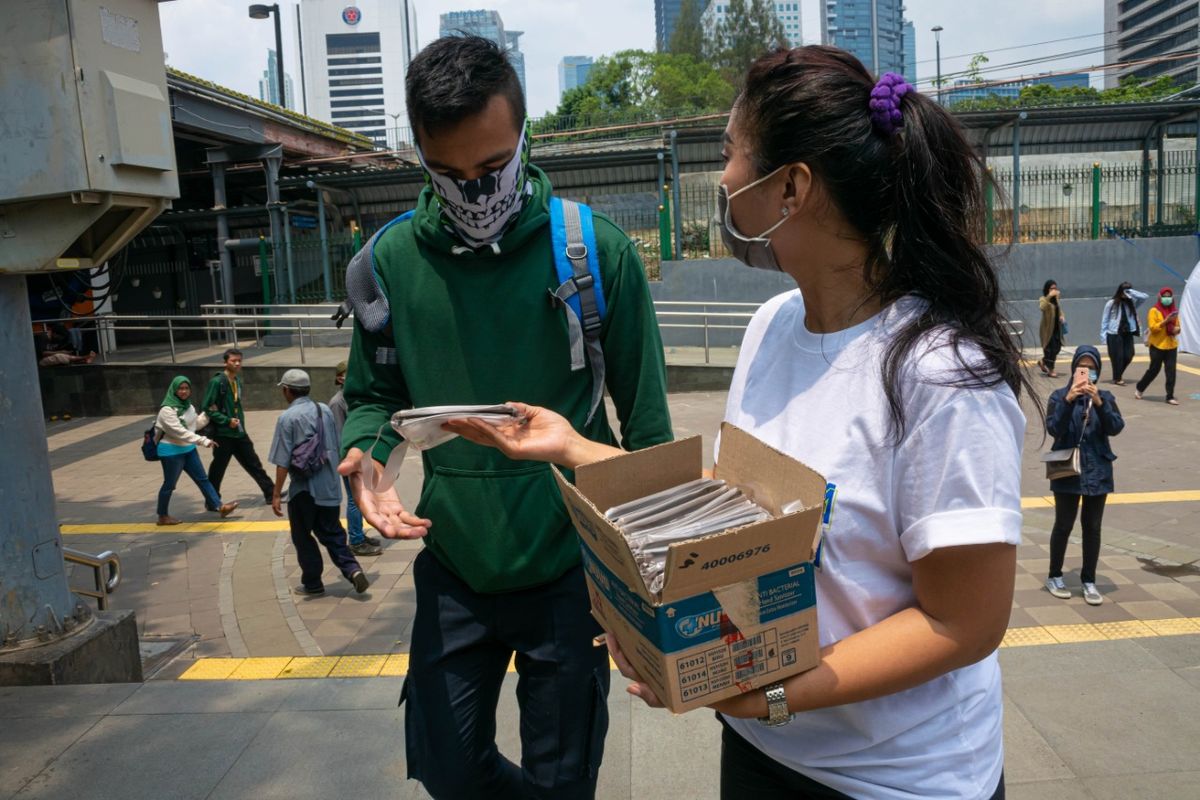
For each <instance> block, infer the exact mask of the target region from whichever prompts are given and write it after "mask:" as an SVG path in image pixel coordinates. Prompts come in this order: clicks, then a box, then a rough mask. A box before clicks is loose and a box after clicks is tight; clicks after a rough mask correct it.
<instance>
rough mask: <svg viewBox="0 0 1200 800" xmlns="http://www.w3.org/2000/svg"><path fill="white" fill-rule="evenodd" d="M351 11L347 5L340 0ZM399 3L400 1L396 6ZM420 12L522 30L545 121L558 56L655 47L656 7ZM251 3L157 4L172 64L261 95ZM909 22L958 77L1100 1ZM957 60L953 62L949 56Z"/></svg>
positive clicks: (1051, 48)
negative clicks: (472, 17)
mask: <svg viewBox="0 0 1200 800" xmlns="http://www.w3.org/2000/svg"><path fill="white" fill-rule="evenodd" d="M347 1H348V4H349V3H350V2H351V0H347ZM395 1H396V2H399V0H395ZM822 2H823V0H802V3H803V6H804V28H805V39H806V41H809V42H816V41H819V39H820V36H821V26H820V18H819V17H818V14H819V7H820V5H821V3H822ZM410 3H411V4H412V6H414V7H415V8H416V11H417V30H418V33H419V36H420V41H421V43H422V44H426V43H428V42H429V41H431V40H432V39H433V38H434V37H436V36H437V33H438V17H439V15H440V14H442V13H443V12H446V11H459V10H465V9H472V8H480V7H486V8H494V9H495V10H497V11H499V12H500V15H501V17H503V19H504V24H505V27H507V28H511V29H514V30H523V31H525V36H524V37H523V38H522V39H521V49H522V50H523V51H524V52H525V75H526V83H527V86H528V90H529V110H530V113H531V114H533V115H541V114H545V113H547V112H548V111H552V110H554V108H555V107H556V106H557V105H558V62H559V60H560V59H561V58H562V57H563V56H564V55H591V56H600V55H604V54H606V53H612V52H615V51H617V50H624V49H629V48H642V49H647V50H649V49H653V47H654V2H653V0H481V2H477V3H473V2H453V0H410ZM249 5H250V3H249V2H248V0H175V1H174V2H170V3H163V4H161V5H160V6H159V9H160V12H161V14H162V26H163V40H164V41H163V46H164V49H165V50H166V51H167V60H168V63H170V64H171V66H174V67H176V68H178V69H181V70H183V71H185V72H190V73H193V74H195V75H198V76H200V77H203V78H206V79H208V80H211V81H214V82H216V83H219V84H222V85H225V86H228V87H231V88H233V89H237V90H238V91H241V92H245V93H246V94H249V95H253V96H255V97H257V96H258V80H259V78H260V77H262V72H263V70H264V69H266V51H267V48H273V47H274V46H275V44H274V39H275V34H274V27H273V25H272V24H271V22H270V21H269V20H263V21H258V20H252V19H250V18H249V16H248V15H247V12H246V9H247V7H248V6H249ZM280 5H281V6H283V7H284V9H285V12H284V15H283V23H284V25H283V36H284V42H285V46H284V51H285V52H284V61H285V67H286V69H287V72H288V74H289V75H291V76H292V80H293V81H294V82H295V84H296V91H297V94H299V91H300V88H299V82H300V80H299V79H300V75H299V70H298V69H297V61H296V46H295V38H296V31H295V18H296V16H295V10H294V7H295V5H296V3H295V2H294V0H280ZM907 7H908V12H907V13H908V17H909V18H910V19H912V20H913V22H914V23H915V24H916V28H917V31H918V37H917V61H918V76H919V77H920V78H922V79H924V78H932V77H933V74H934V72H935V65H934V61H933V57H934V43H933V34H932V33H930V32H929V29H930V28H932V27H933V26H934V25H941V26H942V27H943V28H945V31H944V32H943V33H942V53H943V57H942V69H943V72H946V73H949V72H951V71H953V70H955V69H963V68H964V67H965V66H966V62H967V60H968V59H969V56H970V55H971V54H974V53H979V52H986V51H990V50H993V49H994V48H1002V47H1012V46H1014V45H1025V44H1031V43H1034V42H1042V41H1047V40H1051V39H1059V38H1062V37H1069V36H1082V35H1085V34H1099V33H1101V32H1102V31H1103V30H1104V11H1103V3H1102V2H1101V0H1008V2H1006V3H1004V4H1003V11H1002V12H997V3H996V2H995V0H987V2H985V1H984V0H908V2H907ZM1102 43H1103V40H1102V38H1101V37H1099V36H1094V37H1092V38H1086V39H1077V40H1074V41H1068V42H1059V43H1056V44H1050V45H1045V46H1042V47H1033V48H1023V49H1019V50H1008V51H1004V52H994V53H992V54H991V55H990V56H989V57H990V58H991V63H990V65H989V66H996V65H1000V64H1003V63H1009V62H1013V61H1018V60H1021V59H1027V58H1033V57H1037V56H1044V55H1050V54H1054V53H1060V52H1065V51H1069V50H1079V49H1083V48H1085V47H1088V46H1099V45H1100V44H1102ZM957 55H962V56H963V57H960V58H953V56H957ZM1102 62H1103V57H1102V54H1100V53H1097V54H1094V55H1086V56H1080V57H1076V58H1074V59H1071V60H1067V61H1057V62H1053V63H1048V64H1036V65H1030V66H1021V67H1014V68H1012V69H1009V70H1006V71H1004V72H1003V73H998V74H1002V75H1022V74H1030V73H1034V72H1044V71H1048V70H1061V69H1069V68H1074V67H1086V66H1091V65H1094V64H1100V63H1102Z"/></svg>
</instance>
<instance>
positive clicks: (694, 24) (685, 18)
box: [667, 0, 705, 61]
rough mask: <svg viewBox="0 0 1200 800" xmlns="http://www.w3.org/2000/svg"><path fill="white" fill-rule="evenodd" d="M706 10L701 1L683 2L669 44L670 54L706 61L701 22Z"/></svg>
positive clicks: (688, 0)
mask: <svg viewBox="0 0 1200 800" xmlns="http://www.w3.org/2000/svg"><path fill="white" fill-rule="evenodd" d="M704 8H705V5H704V3H702V2H701V0H683V5H682V6H681V7H680V9H679V18H678V19H676V20H675V32H674V33H672V34H671V41H670V42H668V44H667V51H668V52H670V53H674V54H675V55H679V56H691V57H692V58H694V59H696V60H697V61H703V60H704V26H703V25H702V24H701V22H700V16H701V15H702V14H703V13H704Z"/></svg>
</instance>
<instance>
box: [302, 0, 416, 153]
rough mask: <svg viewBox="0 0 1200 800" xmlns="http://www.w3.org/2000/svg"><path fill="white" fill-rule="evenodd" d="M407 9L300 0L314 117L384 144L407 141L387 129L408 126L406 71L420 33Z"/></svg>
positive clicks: (387, 1) (363, 1) (390, 3)
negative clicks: (413, 30) (412, 31)
mask: <svg viewBox="0 0 1200 800" xmlns="http://www.w3.org/2000/svg"><path fill="white" fill-rule="evenodd" d="M348 2H349V3H354V5H348V4H347V3H348ZM407 9H408V3H406V2H396V0H301V2H300V19H301V29H302V31H303V38H302V44H303V46H304V86H305V92H306V94H307V97H308V113H309V115H310V116H313V117H316V118H317V119H323V120H328V121H330V122H332V123H334V124H335V125H340V126H341V127H343V128H347V129H349V130H352V131H355V132H357V133H361V134H363V135H364V136H369V137H370V138H372V139H374V140H375V141H376V142H378V143H380V144H389V145H392V146H396V145H398V144H403V142H400V141H398V140H397V138H396V137H397V135H396V134H395V133H393V135H392V136H391V137H389V135H388V130H389V129H392V130H394V129H397V128H400V127H402V126H405V125H407V124H408V123H407V119H406V109H405V104H404V75H405V72H406V71H407V68H408V62H409V60H410V59H411V57H412V55H413V47H412V41H413V39H414V38H415V37H412V36H411V35H410V33H409V20H408V19H407V18H406V12H407ZM389 139H390V140H391V141H389Z"/></svg>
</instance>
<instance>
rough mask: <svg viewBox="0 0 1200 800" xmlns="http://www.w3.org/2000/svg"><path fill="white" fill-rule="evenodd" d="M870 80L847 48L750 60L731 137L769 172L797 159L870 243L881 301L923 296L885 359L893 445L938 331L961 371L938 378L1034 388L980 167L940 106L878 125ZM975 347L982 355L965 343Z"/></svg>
mask: <svg viewBox="0 0 1200 800" xmlns="http://www.w3.org/2000/svg"><path fill="white" fill-rule="evenodd" d="M874 87H875V78H873V77H872V76H871V74H870V73H869V72H868V71H867V69H866V68H865V67H864V66H863V65H862V63H861V62H860V61H859V60H858V59H857V58H855V57H854V56H852V55H851V54H850V53H847V52H846V51H844V50H839V49H837V48H834V47H825V46H818V45H813V46H809V47H799V48H796V49H794V50H782V49H781V50H776V51H775V52H773V53H770V54H768V55H765V56H763V57H761V58H759V59H758V60H757V61H755V62H754V63H753V64H752V65H751V67H750V71H749V73H748V74H747V76H746V83H745V87H744V88H743V90H742V93H741V96H740V97H739V99H738V101H737V106H736V108H737V125H738V127H739V131H738V132H739V134H740V135H741V136H744V137H746V140H747V142H748V143H749V148H748V149H749V150H750V152H752V153H753V154H754V158H755V160H756V163H755V168H756V170H757V171H758V173H759V174H760V175H766V174H768V173H769V172H771V171H772V170H775V169H777V168H778V167H780V166H782V165H784V164H789V163H795V162H803V163H805V164H807V165H808V166H809V168H810V169H812V171H813V173H814V174H815V175H816V176H817V178H818V180H819V182H820V184H821V185H822V186H823V187H824V189H825V191H826V193H827V194H828V196H829V197H830V199H831V201H832V202H833V203H834V204H835V205H836V206H837V208H838V210H839V211H840V212H841V213H842V215H843V216H844V217H845V219H846V220H847V221H848V222H849V223H850V224H851V225H852V226H853V227H854V228H855V230H857V231H858V232H859V233H860V234H861V235H862V237H863V240H864V241H865V242H866V245H867V262H866V266H865V270H864V279H865V281H866V284H867V287H868V289H869V291H870V294H871V296H872V297H874V298H877V299H878V300H879V301H880V302H882V303H884V304H888V303H891V302H894V301H895V300H898V299H900V298H901V297H904V296H906V295H915V296H917V297H920V298H922V299H924V300H925V301H927V304H928V306H927V309H926V310H925V312H924V313H922V314H920V315H918V316H916V317H914V318H913V319H912V320H910V321H909V322H908V323H907V324H906V325H904V326H903V327H902V328H901V329H900V330H899V331H898V332H897V333H896V335H895V336H894V338H893V339H892V341H891V343H890V344H889V346H888V349H887V351H886V353H885V354H884V360H883V385H884V390H885V392H886V395H887V400H888V407H889V410H890V414H891V419H892V423H893V425H892V428H893V433H894V436H895V440H896V441H897V442H898V441H899V440H900V439H901V438H902V437H903V435H904V430H905V418H904V405H903V389H902V382H903V375H904V373H905V369H904V366H905V362H906V360H907V358H908V357H909V355H910V354H912V353H913V351H914V350H915V349H916V348H917V347H918V346H919V345H920V344H921V343H922V342H925V341H943V339H942V337H940V336H939V337H936V338H934V339H930V336H931V334H933V333H934V332H935V331H941V330H944V331H946V332H947V333H948V336H947V337H945V339H944V341H946V342H947V343H948V344H949V345H950V346H952V347H953V348H954V352H955V357H956V358H957V360H958V361H959V363H960V364H961V366H962V371H963V372H962V374H961V375H960V376H959V377H956V378H951V379H949V380H948V381H946V382H945V383H946V385H950V386H956V387H962V388H990V387H994V386H998V385H1000V384H1005V385H1007V386H1008V387H1009V388H1011V389H1012V391H1013V393H1014V394H1016V395H1017V396H1018V397H1020V394H1021V391H1022V390H1023V389H1024V390H1026V391H1028V392H1030V394H1031V395H1032V394H1033V387H1032V385H1031V383H1030V381H1029V377H1028V375H1027V374H1026V372H1025V370H1024V368H1023V367H1022V366H1021V351H1020V348H1019V346H1018V345H1017V343H1016V342H1014V340H1013V338H1012V336H1011V335H1010V333H1009V329H1008V326H1007V324H1006V322H1005V320H1004V318H1003V316H1002V315H1001V313H1000V286H999V281H998V279H997V276H996V271H995V269H994V268H993V266H992V264H991V262H990V261H989V260H988V257H987V255H986V254H985V253H984V251H983V248H982V245H981V243H982V240H983V232H984V229H985V228H984V214H985V211H986V204H985V201H984V192H983V187H984V183H983V182H984V181H985V180H988V178H987V177H986V176H987V172H986V170H985V169H984V168H983V164H982V163H981V162H980V159H979V158H978V156H977V155H976V154H975V152H974V150H973V149H972V148H971V145H970V144H969V143H968V142H967V141H966V139H965V137H964V136H963V133H962V131H961V129H960V128H959V126H958V124H957V123H956V122H955V121H954V119H953V118H952V117H951V116H950V115H949V114H948V113H947V112H946V110H945V109H944V108H942V107H941V106H940V105H938V104H937V103H935V102H934V101H933V100H931V99H929V98H928V97H926V96H925V95H922V94H918V93H916V92H915V91H914V92H910V93H908V94H907V95H905V96H904V98H903V101H902V102H901V105H900V110H901V113H902V115H903V127H902V128H901V129H900V130H899V131H897V132H896V133H894V134H887V133H884V132H881V131H880V130H879V129H877V128H876V127H875V126H874V124H873V123H872V121H871V116H870V113H869V105H868V104H869V101H870V96H871V90H872V89H873V88H874ZM964 346H968V347H970V348H978V350H979V352H980V353H981V354H982V356H983V358H982V361H981V360H980V359H978V358H975V357H967V356H966V355H965V354H964V351H963V348H964Z"/></svg>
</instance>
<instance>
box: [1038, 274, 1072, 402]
mask: <svg viewBox="0 0 1200 800" xmlns="http://www.w3.org/2000/svg"><path fill="white" fill-rule="evenodd" d="M1060 297H1061V293H1060V292H1059V291H1058V282H1057V281H1054V280H1048V281H1046V283H1045V284H1044V285H1043V286H1042V297H1041V299H1040V300H1038V309H1039V310H1040V311H1041V312H1042V324H1041V326H1040V327H1039V329H1038V332H1039V333H1040V334H1041V340H1042V358H1041V360H1040V361H1038V362H1037V365H1038V369H1040V370H1041V371H1042V374H1043V375H1046V376H1047V377H1050V378H1057V377H1058V373H1057V372H1055V371H1054V360H1055V359H1056V358H1058V353H1059V351H1061V350H1062V346H1063V336H1064V335H1065V334H1066V332H1067V317H1066V315H1064V314H1063V310H1062V305H1061V304H1060V303H1059V298H1060Z"/></svg>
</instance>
